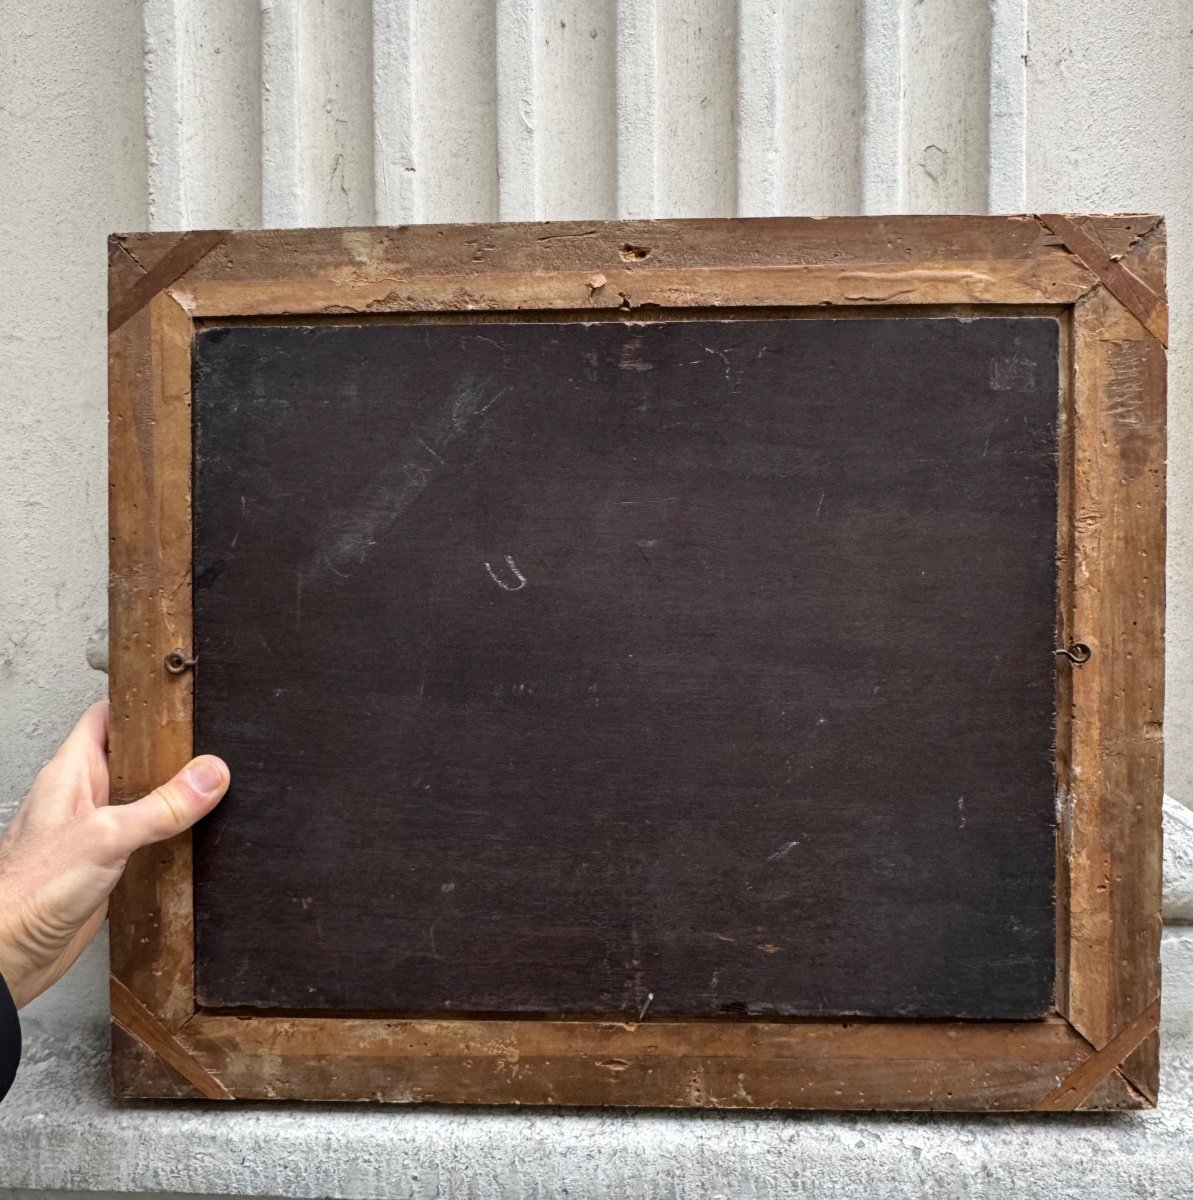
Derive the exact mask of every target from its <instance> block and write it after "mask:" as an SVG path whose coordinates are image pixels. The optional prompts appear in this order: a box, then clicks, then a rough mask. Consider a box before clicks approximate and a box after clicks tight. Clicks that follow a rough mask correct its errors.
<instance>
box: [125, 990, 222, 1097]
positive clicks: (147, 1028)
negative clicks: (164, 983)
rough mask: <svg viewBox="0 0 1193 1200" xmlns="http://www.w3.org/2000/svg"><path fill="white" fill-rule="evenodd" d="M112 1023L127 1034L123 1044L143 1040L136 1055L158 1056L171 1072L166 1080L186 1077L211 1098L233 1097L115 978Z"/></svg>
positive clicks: (171, 1083)
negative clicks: (130, 1040) (128, 1040)
mask: <svg viewBox="0 0 1193 1200" xmlns="http://www.w3.org/2000/svg"><path fill="white" fill-rule="evenodd" d="M111 1001H112V1023H113V1026H114V1032H115V1031H116V1030H119V1032H120V1034H122V1035H124V1036H123V1037H122V1038H121V1039H120V1044H121V1045H122V1046H125V1047H126V1048H127V1039H128V1038H132V1039H133V1040H135V1041H136V1042H139V1043H140V1048H139V1049H138V1051H137V1054H136V1056H135V1057H136V1059H138V1060H140V1061H144V1060H145V1059H146V1057H147V1055H151V1056H152V1057H154V1058H156V1059H158V1060H159V1061H160V1062H161V1063H162V1064H163V1065H164V1067H166V1068H167V1069H168V1073H167V1074H164V1075H163V1082H164V1083H166V1084H167V1085H168V1086H171V1087H174V1086H176V1083H177V1080H179V1079H181V1080H185V1081H186V1084H187V1085H188V1087H189V1088H191V1089H193V1090H194V1091H196V1092H198V1093H199V1095H201V1096H205V1097H206V1098H207V1099H208V1100H231V1099H232V1094H231V1093H230V1092H229V1091H228V1089H227V1088H225V1087H224V1085H223V1084H222V1083H220V1082H219V1080H217V1079H214V1078H212V1076H211V1075H209V1074H208V1073H207V1072H206V1071H205V1070H204V1069H203V1068H202V1067H201V1066H199V1064H198V1063H197V1062H195V1060H194V1058H192V1057H191V1055H190V1053H189V1052H188V1051H187V1050H186V1049H185V1048H184V1047H183V1046H182V1044H181V1043H180V1042H179V1041H178V1039H177V1038H176V1037H175V1036H174V1035H173V1034H172V1033H171V1032H170V1031H169V1030H168V1029H166V1027H165V1026H164V1025H163V1024H162V1023H161V1022H160V1021H159V1020H158V1019H157V1017H155V1016H154V1015H153V1013H151V1012H150V1011H149V1009H147V1008H146V1007H145V1005H144V1004H142V1003H141V1001H140V1000H138V999H137V998H136V996H134V995H133V994H132V992H130V991H129V990H128V988H126V987H125V986H124V984H122V983H121V982H120V981H119V980H118V979H113V980H112V988H111Z"/></svg>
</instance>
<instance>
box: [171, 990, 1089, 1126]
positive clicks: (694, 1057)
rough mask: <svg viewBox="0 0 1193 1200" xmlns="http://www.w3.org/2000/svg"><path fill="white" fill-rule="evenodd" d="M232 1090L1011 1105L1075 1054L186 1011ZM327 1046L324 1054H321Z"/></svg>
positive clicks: (950, 1039)
mask: <svg viewBox="0 0 1193 1200" xmlns="http://www.w3.org/2000/svg"><path fill="white" fill-rule="evenodd" d="M192 1034H193V1036H194V1037H195V1038H196V1040H197V1041H200V1040H201V1043H202V1045H201V1046H200V1045H196V1047H195V1048H194V1049H193V1051H192V1052H193V1053H194V1055H195V1057H196V1059H197V1060H198V1061H199V1062H200V1063H201V1064H202V1066H203V1067H204V1068H205V1069H206V1070H208V1071H209V1072H211V1073H212V1075H214V1076H215V1077H216V1078H217V1079H219V1080H220V1082H221V1083H222V1084H223V1085H224V1086H225V1087H227V1088H228V1089H229V1090H230V1091H231V1092H233V1093H234V1094H235V1095H237V1096H239V1097H242V1098H245V1099H285V1098H287V1097H289V1098H294V1097H302V1098H307V1099H314V1100H355V1099H374V1100H385V1101H389V1102H395V1103H419V1102H422V1101H427V1100H435V1101H439V1102H445V1103H476V1104H559V1105H624V1104H632V1105H640V1106H646V1107H658V1108H780V1109H805V1108H833V1109H906V1110H911V1109H920V1110H926V1109H927V1110H931V1109H935V1110H939V1111H963V1110H967V1109H968V1110H991V1111H1023V1110H1028V1109H1032V1108H1035V1107H1036V1105H1037V1104H1038V1103H1039V1102H1040V1101H1041V1100H1042V1099H1043V1098H1044V1096H1046V1095H1048V1094H1049V1093H1051V1092H1052V1091H1053V1090H1054V1089H1055V1087H1056V1086H1057V1084H1058V1083H1059V1082H1060V1081H1061V1080H1063V1079H1065V1078H1067V1077H1068V1076H1069V1075H1070V1074H1071V1072H1072V1071H1073V1069H1074V1068H1075V1067H1076V1066H1077V1065H1078V1064H1079V1063H1080V1062H1081V1061H1082V1058H1083V1057H1084V1055H1085V1053H1086V1052H1087V1051H1088V1045H1087V1044H1086V1043H1085V1042H1084V1040H1083V1039H1081V1038H1080V1037H1078V1036H1077V1035H1076V1034H1075V1033H1074V1032H1073V1030H1072V1029H1071V1027H1070V1026H1069V1025H1068V1023H1067V1022H1065V1021H1063V1020H1061V1019H1059V1018H1049V1019H1045V1020H1042V1021H1026V1022H1022V1021H1020V1022H1005V1023H1004V1022H971V1023H949V1022H938V1021H915V1022H907V1021H833V1022H828V1021H799V1022H790V1023H770V1022H750V1021H706V1022H685V1021H647V1022H644V1023H641V1024H634V1023H632V1022H630V1023H624V1024H623V1023H614V1022H608V1021H603V1022H602V1021H495V1020H484V1019H476V1020H458V1021H447V1020H442V1021H436V1020H426V1021H385V1020H362V1019H358V1018H348V1019H338V1020H337V1019H335V1018H312V1017H299V1018H289V1017H232V1016H216V1015H211V1014H206V1013H203V1014H200V1015H199V1016H197V1017H196V1018H195V1020H194V1021H193V1022H192V1024H191V1025H190V1026H188V1027H187V1029H185V1030H184V1031H183V1033H182V1038H183V1041H184V1042H186V1041H187V1039H188V1037H189V1036H191V1035H192ZM333 1047H334V1052H330V1053H329V1051H330V1050H331V1049H332V1048H333Z"/></svg>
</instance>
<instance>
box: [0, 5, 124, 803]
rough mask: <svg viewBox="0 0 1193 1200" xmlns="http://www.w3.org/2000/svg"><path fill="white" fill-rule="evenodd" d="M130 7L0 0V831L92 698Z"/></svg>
mask: <svg viewBox="0 0 1193 1200" xmlns="http://www.w3.org/2000/svg"><path fill="white" fill-rule="evenodd" d="M142 89H143V77H142V57H141V35H140V5H139V4H138V3H136V2H135V0H39V2H38V3H37V4H23V3H17V2H13V0H3V3H2V4H0V179H2V180H3V181H4V185H3V187H0V261H2V262H3V264H4V265H3V269H2V270H0V314H2V317H3V319H2V321H0V823H3V822H4V821H5V820H6V819H7V817H8V814H9V812H10V811H11V808H12V806H13V805H14V804H15V803H16V801H17V800H19V798H20V797H21V796H22V795H23V794H24V791H25V789H26V788H27V787H28V786H29V783H30V781H31V780H32V778H33V776H34V774H35V773H36V771H37V769H38V767H40V765H41V763H42V762H43V761H44V759H45V758H46V757H47V756H48V755H49V754H50V753H51V752H52V751H53V750H54V748H55V747H56V746H57V744H58V741H59V740H60V739H61V737H62V736H63V735H64V734H65V733H66V732H67V731H68V730H69V729H70V727H71V725H72V724H73V723H74V719H75V717H76V716H77V715H78V713H79V712H80V711H81V710H82V709H83V708H84V707H86V705H87V704H88V703H89V702H90V701H92V700H93V699H95V698H96V697H97V696H99V695H102V694H103V692H104V680H103V677H102V676H98V675H96V674H94V673H93V672H92V671H91V670H89V669H88V667H87V664H86V662H85V661H84V658H83V648H84V646H85V644H86V642H87V638H88V637H89V635H90V634H91V632H92V630H94V628H95V627H96V625H97V624H98V623H99V622H100V621H101V620H102V619H103V618H104V616H105V614H106V609H107V579H106V573H107V390H106V376H105V364H106V361H107V358H106V355H107V351H106V345H105V335H106V329H105V316H106V311H107V284H106V270H107V253H106V247H105V239H106V237H107V234H108V233H109V232H110V231H111V229H112V228H114V227H117V226H135V225H140V224H143V223H144V221H145V220H146V202H145V188H146V167H145V162H146V151H145V136H144V118H143V115H142V102H141V93H142Z"/></svg>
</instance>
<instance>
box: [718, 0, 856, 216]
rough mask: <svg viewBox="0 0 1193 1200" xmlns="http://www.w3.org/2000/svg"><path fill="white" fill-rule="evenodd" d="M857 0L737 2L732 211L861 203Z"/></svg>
mask: <svg viewBox="0 0 1193 1200" xmlns="http://www.w3.org/2000/svg"><path fill="white" fill-rule="evenodd" d="M862 15H863V14H862V3H861V0H837V2H836V3H833V4H821V5H808V4H805V3H802V2H801V0H738V32H737V85H738V130H737V152H738V158H737V211H738V213H739V214H740V215H742V216H770V215H777V214H800V215H811V216H818V215H837V214H842V213H856V212H861V211H862V105H863V64H864V52H863V40H862V32H863V20H862Z"/></svg>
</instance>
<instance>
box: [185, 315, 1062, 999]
mask: <svg viewBox="0 0 1193 1200" xmlns="http://www.w3.org/2000/svg"><path fill="white" fill-rule="evenodd" d="M193 401H194V412H195V437H196V443H195V446H196V449H195V475H194V485H195V493H194V497H195V499H194V579H195V594H194V611H195V651H196V654H197V657H198V661H199V666H198V668H197V671H196V677H195V724H196V747H197V749H198V750H209V751H214V752H218V753H221V754H223V755H225V756H226V757H227V759H228V761H229V762H230V764H231V766H232V771H233V777H234V783H233V787H232V790H231V792H230V794H229V796H228V798H227V799H226V800H225V802H224V803H223V804H222V805H221V807H220V808H219V810H217V812H216V814H215V815H214V816H213V817H212V818H210V819H209V820H208V821H206V822H205V823H204V824H203V825H202V827H201V828H200V829H199V830H198V831H197V832H196V838H195V889H196V891H195V898H196V909H195V917H196V982H197V990H198V994H199V999H200V1002H201V1003H204V1004H208V1005H213V1006H229V1007H231V1006H253V1007H262V1008H274V1009H290V1010H318V1011H325V1012H326V1011H337V1010H340V1011H349V1010H351V1011H386V1012H393V1013H397V1012H448V1011H452V1012H469V1011H472V1012H495V1013H501V1012H504V1013H615V1014H623V1015H627V1016H633V1017H635V1018H637V1017H639V1016H643V1017H645V1018H646V1019H649V1018H650V1016H663V1015H669V1014H684V1015H708V1016H716V1015H727V1014H736V1015H740V1014H745V1013H757V1014H764V1013H765V1014H792V1015H799V1014H806V1015H813V1014H814V1015H835V1014H866V1015H872V1016H893V1015H908V1016H924V1017H927V1016H957V1017H991V1018H994V1017H1002V1018H1018V1017H1032V1016H1037V1015H1039V1014H1041V1013H1042V1012H1044V1011H1045V1010H1046V1008H1047V1007H1048V1004H1049V1000H1050V997H1051V992H1052V983H1053V975H1054V945H1053V943H1054V925H1053V901H1054V896H1053V892H1054V870H1055V866H1054V832H1055V799H1054V783H1053V764H1052V749H1053V728H1054V712H1053V695H1054V680H1055V662H1054V656H1053V649H1054V640H1053V630H1054V624H1055V608H1056V599H1055V597H1056V566H1055V546H1056V474H1057V468H1056V412H1057V407H1058V327H1057V323H1056V322H1055V321H1054V320H1051V319H1044V318H1024V317H1015V318H1010V317H1007V318H981V319H974V320H962V319H954V318H936V319H923V318H889V317H881V318H868V319H864V320H832V319H825V320H749V319H742V320H703V319H702V320H692V321H667V322H658V323H634V324H621V323H614V322H601V323H595V324H584V323H582V322H560V323H543V322H536V323H509V324H504V323H486V324H484V325H479V326H466V325H461V324H439V325H417V326H415V325H392V324H390V325H361V326H351V325H334V326H325V327H304V326H301V325H293V326H287V325H260V326H252V325H238V326H229V327H223V328H212V329H208V330H205V331H202V332H200V333H199V335H198V338H197V343H196V348H195V374H194V397H193Z"/></svg>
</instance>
